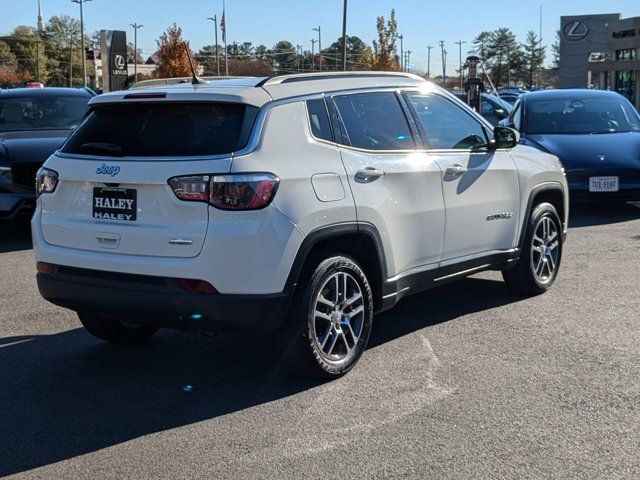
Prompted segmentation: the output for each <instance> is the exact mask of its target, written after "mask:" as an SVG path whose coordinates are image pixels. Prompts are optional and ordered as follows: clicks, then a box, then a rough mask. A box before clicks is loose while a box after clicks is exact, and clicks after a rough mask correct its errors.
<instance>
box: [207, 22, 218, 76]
mask: <svg viewBox="0 0 640 480" xmlns="http://www.w3.org/2000/svg"><path fill="white" fill-rule="evenodd" d="M207 20H211V21H212V22H213V28H214V32H215V33H214V35H213V38H214V40H215V44H214V45H215V49H216V71H217V74H218V76H220V56H219V55H218V16H217V15H214V16H213V17H207Z"/></svg>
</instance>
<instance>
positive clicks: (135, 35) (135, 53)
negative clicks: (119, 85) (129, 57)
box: [129, 22, 144, 83]
mask: <svg viewBox="0 0 640 480" xmlns="http://www.w3.org/2000/svg"><path fill="white" fill-rule="evenodd" d="M129 26H130V27H133V81H134V83H135V82H137V81H138V29H139V28H142V27H144V25H139V24H138V23H137V22H136V23H130V24H129Z"/></svg>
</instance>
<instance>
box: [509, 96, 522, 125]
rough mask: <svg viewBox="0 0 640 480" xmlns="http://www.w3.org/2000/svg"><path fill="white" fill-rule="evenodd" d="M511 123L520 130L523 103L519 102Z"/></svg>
mask: <svg viewBox="0 0 640 480" xmlns="http://www.w3.org/2000/svg"><path fill="white" fill-rule="evenodd" d="M511 121H512V122H513V125H514V126H515V128H516V130H520V127H521V126H522V123H521V122H522V102H518V103H517V104H516V106H515V108H514V109H513V113H512V114H511Z"/></svg>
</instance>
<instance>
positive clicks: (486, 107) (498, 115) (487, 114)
mask: <svg viewBox="0 0 640 480" xmlns="http://www.w3.org/2000/svg"><path fill="white" fill-rule="evenodd" d="M480 108H481V110H482V116H483V117H484V118H485V119H487V120H488V121H489V122H490V123H491V124H492V125H493V126H496V125H498V122H499V121H500V120H503V119H504V117H505V115H506V113H507V109H506V108H504V107H502V106H500V105H498V104H496V103H493V102H491V101H489V100H487V99H486V98H483V99H482V102H481V104H480Z"/></svg>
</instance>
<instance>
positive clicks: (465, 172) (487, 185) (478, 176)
mask: <svg viewBox="0 0 640 480" xmlns="http://www.w3.org/2000/svg"><path fill="white" fill-rule="evenodd" d="M407 98H408V103H410V104H411V106H412V108H414V109H415V113H416V115H417V118H418V119H419V122H420V124H421V126H422V127H423V129H424V134H425V136H426V139H427V141H428V142H429V155H430V158H432V159H433V160H434V161H435V162H436V163H437V164H438V165H439V167H440V169H441V172H442V173H441V175H442V178H441V180H442V191H443V194H444V204H445V208H446V225H445V233H444V245H443V250H442V261H443V262H447V261H451V260H454V261H455V260H462V259H463V258H462V257H468V256H475V255H478V254H484V253H487V254H488V253H490V252H493V251H499V250H507V249H510V248H512V247H513V242H514V235H515V232H516V229H517V225H518V212H519V208H518V206H519V204H520V197H519V196H520V193H519V184H518V174H517V170H516V166H515V163H514V162H513V160H512V158H511V155H510V154H509V152H508V151H506V150H497V151H487V150H486V149H484V150H482V149H479V148H478V147H481V146H482V145H485V144H486V143H487V141H488V138H487V131H486V129H485V127H484V126H483V124H482V123H481V122H480V121H479V120H478V119H476V118H475V117H474V116H473V115H472V114H471V113H469V112H467V111H466V110H465V109H464V108H462V107H461V106H459V105H457V103H455V102H453V101H452V100H450V99H448V98H446V97H445V96H444V95H442V94H440V93H439V92H436V91H432V92H411V91H410V92H407ZM474 149H475V151H474Z"/></svg>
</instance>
